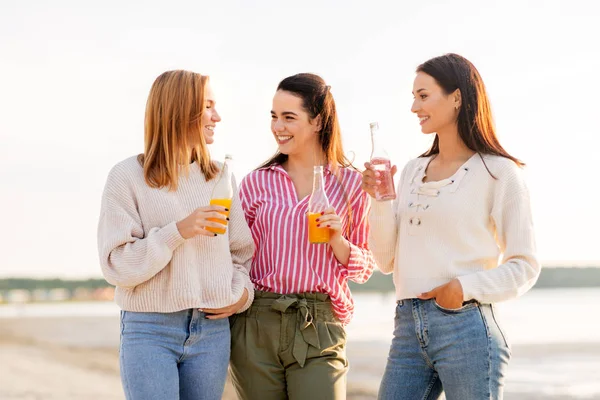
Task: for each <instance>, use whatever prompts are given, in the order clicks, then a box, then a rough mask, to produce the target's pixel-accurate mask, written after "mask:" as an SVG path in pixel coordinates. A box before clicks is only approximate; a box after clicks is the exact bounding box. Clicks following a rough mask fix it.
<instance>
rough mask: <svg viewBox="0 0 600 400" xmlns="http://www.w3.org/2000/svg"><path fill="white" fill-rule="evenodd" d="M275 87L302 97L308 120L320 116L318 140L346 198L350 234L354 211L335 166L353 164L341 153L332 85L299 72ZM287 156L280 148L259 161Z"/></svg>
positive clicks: (279, 160) (275, 161)
mask: <svg viewBox="0 0 600 400" xmlns="http://www.w3.org/2000/svg"><path fill="white" fill-rule="evenodd" d="M277 90H278V91H279V90H283V91H286V92H289V93H291V94H293V95H294V96H297V97H299V98H300V99H301V100H302V108H303V109H304V111H306V113H307V114H308V117H309V118H310V119H311V120H314V119H315V118H317V117H321V130H320V131H319V144H320V145H321V149H322V150H323V153H325V161H326V162H327V164H328V165H329V166H330V168H331V171H332V172H333V174H334V176H335V177H336V178H337V182H338V184H339V185H340V186H341V187H342V191H343V194H344V199H345V200H346V204H347V210H348V225H347V230H346V235H347V237H348V238H350V234H351V232H352V218H353V212H352V207H351V206H350V199H349V198H348V194H347V193H346V188H344V185H343V184H342V180H341V175H340V171H339V170H338V167H340V166H341V167H350V168H352V169H355V170H356V168H355V167H354V166H353V165H352V162H351V161H350V160H349V159H348V158H347V157H346V155H345V154H344V148H343V146H342V131H341V129H340V124H339V121H338V116H337V111H336V108H335V101H334V100H333V95H332V94H331V86H329V85H326V84H325V80H323V78H321V77H320V76H319V75H315V74H311V73H300V74H296V75H292V76H288V77H287V78H285V79H284V80H282V81H281V82H279V85H277ZM287 159H288V155H287V154H283V153H280V152H279V151H278V152H277V153H276V154H275V155H274V156H273V157H271V158H270V159H269V160H268V161H266V162H265V163H264V164H262V165H261V166H260V167H258V168H259V169H260V168H266V167H270V166H271V165H275V164H279V165H281V164H283V163H284V162H286V161H287Z"/></svg>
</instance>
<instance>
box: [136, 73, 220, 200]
mask: <svg viewBox="0 0 600 400" xmlns="http://www.w3.org/2000/svg"><path fill="white" fill-rule="evenodd" d="M207 82H208V76H203V75H200V74H198V73H195V72H190V71H183V70H176V71H167V72H164V73H162V74H161V75H160V76H159V77H158V78H156V80H155V81H154V83H153V84H152V88H151V89H150V94H149V95H148V101H147V103H146V116H145V120H144V154H141V155H140V156H139V158H138V159H139V161H140V163H141V164H142V166H143V168H144V178H145V180H146V183H147V184H148V185H149V186H150V187H153V188H158V189H160V188H163V187H168V188H169V190H176V189H177V182H178V181H179V176H180V174H181V173H182V172H184V173H185V174H186V175H187V174H188V173H189V164H190V162H191V161H196V162H197V163H198V166H199V167H200V170H201V171H202V173H203V174H204V177H205V178H206V180H207V181H208V180H210V179H212V178H214V177H215V176H216V175H217V173H218V172H219V168H218V167H217V165H216V164H215V163H214V162H212V161H211V159H210V154H209V152H208V148H207V144H206V141H205V139H204V135H203V134H202V113H203V112H204V90H205V87H206V84H207Z"/></svg>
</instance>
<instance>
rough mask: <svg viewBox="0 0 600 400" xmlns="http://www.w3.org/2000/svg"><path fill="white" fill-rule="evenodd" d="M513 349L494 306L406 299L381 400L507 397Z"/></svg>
mask: <svg viewBox="0 0 600 400" xmlns="http://www.w3.org/2000/svg"><path fill="white" fill-rule="evenodd" d="M509 359H510V348H509V345H508V343H507V341H506V338H505V335H504V334H503V332H502V331H501V329H500V326H499V325H498V322H497V319H496V315H495V311H494V307H493V305H490V304H485V305H484V304H479V303H477V302H469V303H466V304H464V305H463V307H462V308H460V309H458V310H448V309H444V308H442V307H441V306H439V305H438V304H437V303H436V302H435V300H419V299H408V300H401V301H399V302H398V305H397V306H396V318H395V329H394V339H393V340H392V345H391V347H390V353H389V356H388V362H387V366H386V368H385V373H384V375H383V380H382V382H381V386H380V388H379V399H380V400H430V399H437V398H439V397H440V395H441V393H442V392H444V393H445V394H446V399H447V400H483V399H493V400H496V399H502V392H503V389H504V375H505V372H506V367H507V365H508V361H509Z"/></svg>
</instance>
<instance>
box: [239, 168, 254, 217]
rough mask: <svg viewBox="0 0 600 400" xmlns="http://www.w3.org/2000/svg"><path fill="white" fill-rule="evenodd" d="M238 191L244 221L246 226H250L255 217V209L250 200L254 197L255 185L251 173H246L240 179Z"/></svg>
mask: <svg viewBox="0 0 600 400" xmlns="http://www.w3.org/2000/svg"><path fill="white" fill-rule="evenodd" d="M239 193H240V201H241V205H242V209H243V210H244V215H245V217H246V222H247V223H248V226H249V227H250V228H252V225H253V224H254V220H255V219H256V209H255V207H254V206H253V205H252V203H251V201H250V199H252V198H256V187H255V184H254V182H253V179H252V175H248V176H246V177H245V178H244V179H242V182H241V183H240V192H239Z"/></svg>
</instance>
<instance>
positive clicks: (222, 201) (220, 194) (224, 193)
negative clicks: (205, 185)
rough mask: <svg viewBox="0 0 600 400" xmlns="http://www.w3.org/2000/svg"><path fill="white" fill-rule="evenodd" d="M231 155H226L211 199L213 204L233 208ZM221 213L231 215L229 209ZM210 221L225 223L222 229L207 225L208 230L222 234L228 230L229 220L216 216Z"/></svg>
mask: <svg viewBox="0 0 600 400" xmlns="http://www.w3.org/2000/svg"><path fill="white" fill-rule="evenodd" d="M231 160H232V158H231V156H230V155H229V154H227V155H225V163H224V164H223V169H222V170H221V174H220V175H219V180H218V181H217V184H216V185H215V188H214V189H213V194H212V196H211V199H210V205H211V206H223V207H225V208H227V209H229V210H231V199H232V198H233V185H232V184H231V178H232V177H231ZM221 214H223V215H225V216H227V217H229V211H223V212H221ZM208 220H209V221H213V222H217V223H219V224H223V225H225V226H224V227H223V228H222V229H219V228H212V227H207V228H206V230H207V231H210V232H213V233H218V234H219V235H222V234H224V233H225V232H226V230H227V228H226V226H227V221H224V220H222V219H216V218H209V219H208Z"/></svg>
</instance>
